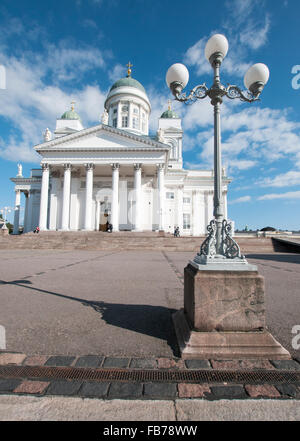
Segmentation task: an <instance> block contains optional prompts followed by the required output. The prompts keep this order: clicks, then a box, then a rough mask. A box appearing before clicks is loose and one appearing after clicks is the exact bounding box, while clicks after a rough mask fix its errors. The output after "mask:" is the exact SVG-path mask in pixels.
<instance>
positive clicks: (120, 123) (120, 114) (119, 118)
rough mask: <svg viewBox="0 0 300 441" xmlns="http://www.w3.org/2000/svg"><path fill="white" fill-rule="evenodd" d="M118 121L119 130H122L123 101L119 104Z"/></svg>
mask: <svg viewBox="0 0 300 441" xmlns="http://www.w3.org/2000/svg"><path fill="white" fill-rule="evenodd" d="M117 118H118V120H117V128H118V129H121V128H122V107H121V101H119V102H118V117H117Z"/></svg>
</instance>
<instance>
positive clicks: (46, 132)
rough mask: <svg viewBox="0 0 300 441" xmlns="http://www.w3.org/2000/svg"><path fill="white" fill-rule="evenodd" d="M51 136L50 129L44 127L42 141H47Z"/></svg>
mask: <svg viewBox="0 0 300 441" xmlns="http://www.w3.org/2000/svg"><path fill="white" fill-rule="evenodd" d="M51 137H52V134H51V132H50V130H49V129H48V127H47V128H46V131H45V133H44V141H45V142H47V141H51Z"/></svg>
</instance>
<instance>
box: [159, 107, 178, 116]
mask: <svg viewBox="0 0 300 441" xmlns="http://www.w3.org/2000/svg"><path fill="white" fill-rule="evenodd" d="M161 118H179V116H178V115H177V113H175V112H173V110H170V109H168V110H166V111H165V112H164V113H163V114H162V115H161Z"/></svg>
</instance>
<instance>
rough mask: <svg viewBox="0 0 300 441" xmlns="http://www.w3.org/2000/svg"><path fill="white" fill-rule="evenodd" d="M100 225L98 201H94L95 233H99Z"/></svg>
mask: <svg viewBox="0 0 300 441" xmlns="http://www.w3.org/2000/svg"><path fill="white" fill-rule="evenodd" d="M99 224H100V201H96V228H95V230H96V231H99Z"/></svg>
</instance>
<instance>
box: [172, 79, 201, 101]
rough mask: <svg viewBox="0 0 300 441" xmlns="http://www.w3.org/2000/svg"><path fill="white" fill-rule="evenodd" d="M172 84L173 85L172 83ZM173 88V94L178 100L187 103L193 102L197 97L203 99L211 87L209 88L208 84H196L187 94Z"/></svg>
mask: <svg viewBox="0 0 300 441" xmlns="http://www.w3.org/2000/svg"><path fill="white" fill-rule="evenodd" d="M171 86H172V85H171ZM170 88H171V91H172V93H173V95H174V96H175V99H176V100H177V101H181V102H184V103H185V104H192V103H193V102H194V101H196V100H197V99H203V98H205V97H206V96H207V95H208V92H209V89H208V88H207V86H206V84H205V83H203V84H199V85H198V86H195V87H194V88H193V89H192V90H191V91H190V93H189V95H188V96H187V95H186V93H181V92H179V91H178V89H177V90H175V88H172V87H170Z"/></svg>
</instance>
